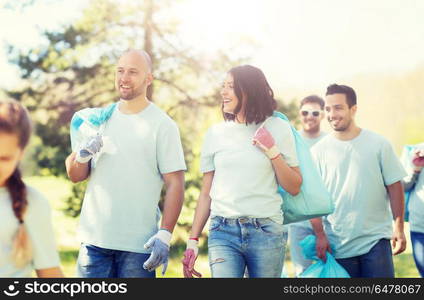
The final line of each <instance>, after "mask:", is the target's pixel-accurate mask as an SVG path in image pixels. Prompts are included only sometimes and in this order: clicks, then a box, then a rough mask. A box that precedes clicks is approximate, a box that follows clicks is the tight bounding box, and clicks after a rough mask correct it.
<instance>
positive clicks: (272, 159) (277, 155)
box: [271, 153, 280, 160]
mask: <svg viewBox="0 0 424 300" xmlns="http://www.w3.org/2000/svg"><path fill="white" fill-rule="evenodd" d="M279 156H280V153H278V154H277V155H276V156H275V157H273V158H271V160H274V159H277V158H278V157H279Z"/></svg>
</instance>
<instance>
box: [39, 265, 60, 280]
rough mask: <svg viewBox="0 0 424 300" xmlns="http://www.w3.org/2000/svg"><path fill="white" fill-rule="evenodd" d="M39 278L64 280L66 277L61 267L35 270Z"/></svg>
mask: <svg viewBox="0 0 424 300" xmlns="http://www.w3.org/2000/svg"><path fill="white" fill-rule="evenodd" d="M35 272H36V273H37V277H38V278H62V277H65V276H64V275H63V273H62V270H61V269H60V267H53V268H48V269H39V270H35Z"/></svg>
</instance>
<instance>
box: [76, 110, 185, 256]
mask: <svg viewBox="0 0 424 300" xmlns="http://www.w3.org/2000/svg"><path fill="white" fill-rule="evenodd" d="M103 137H104V138H103V140H104V146H103V148H104V149H103V152H102V153H101V154H100V155H99V157H98V159H97V162H96V166H95V168H94V169H93V170H92V171H91V174H90V177H89V183H88V186H87V191H86V193H85V197H84V202H83V206H82V210H81V219H80V227H79V235H80V238H81V241H82V242H84V243H87V244H92V245H95V246H98V247H102V248H106V249H113V250H122V251H130V252H137V253H149V252H150V251H149V250H146V249H144V247H143V246H144V244H145V243H146V242H147V240H148V239H149V238H150V237H151V236H152V235H154V234H156V232H157V231H158V221H159V219H160V211H159V210H158V202H159V200H160V193H161V190H162V187H163V178H162V174H166V173H171V172H175V171H180V170H186V165H185V161H184V153H183V148H182V145H181V139H180V134H179V130H178V127H177V125H176V124H175V122H174V121H173V120H172V119H171V118H170V117H169V116H168V115H167V114H166V113H165V112H163V111H162V110H161V109H159V108H158V107H157V106H156V105H155V104H153V103H150V104H149V105H148V106H147V107H146V108H145V109H144V110H142V111H141V112H139V113H136V114H124V113H122V112H121V111H120V110H119V108H118V107H117V108H116V109H115V110H114V112H113V114H112V116H111V118H110V119H109V120H108V122H107V124H106V126H105V129H104V132H103Z"/></svg>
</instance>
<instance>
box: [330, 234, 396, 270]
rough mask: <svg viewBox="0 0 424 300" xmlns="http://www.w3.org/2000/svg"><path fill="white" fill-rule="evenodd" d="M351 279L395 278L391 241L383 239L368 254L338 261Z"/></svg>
mask: <svg viewBox="0 0 424 300" xmlns="http://www.w3.org/2000/svg"><path fill="white" fill-rule="evenodd" d="M337 262H338V263H339V264H341V265H342V267H343V268H345V269H346V271H347V272H348V273H349V275H350V277H368V278H371V277H387V278H393V277H395V271H394V267H393V258H392V248H391V246H390V240H387V239H381V240H379V241H378V243H377V244H375V245H374V247H372V248H371V250H370V251H369V252H368V253H365V254H362V255H359V256H354V257H349V258H340V259H337Z"/></svg>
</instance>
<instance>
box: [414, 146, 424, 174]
mask: <svg viewBox="0 0 424 300" xmlns="http://www.w3.org/2000/svg"><path fill="white" fill-rule="evenodd" d="M412 164H413V165H414V171H415V172H420V171H421V169H422V168H423V167H424V149H416V150H415V151H414V154H413V155H412Z"/></svg>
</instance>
